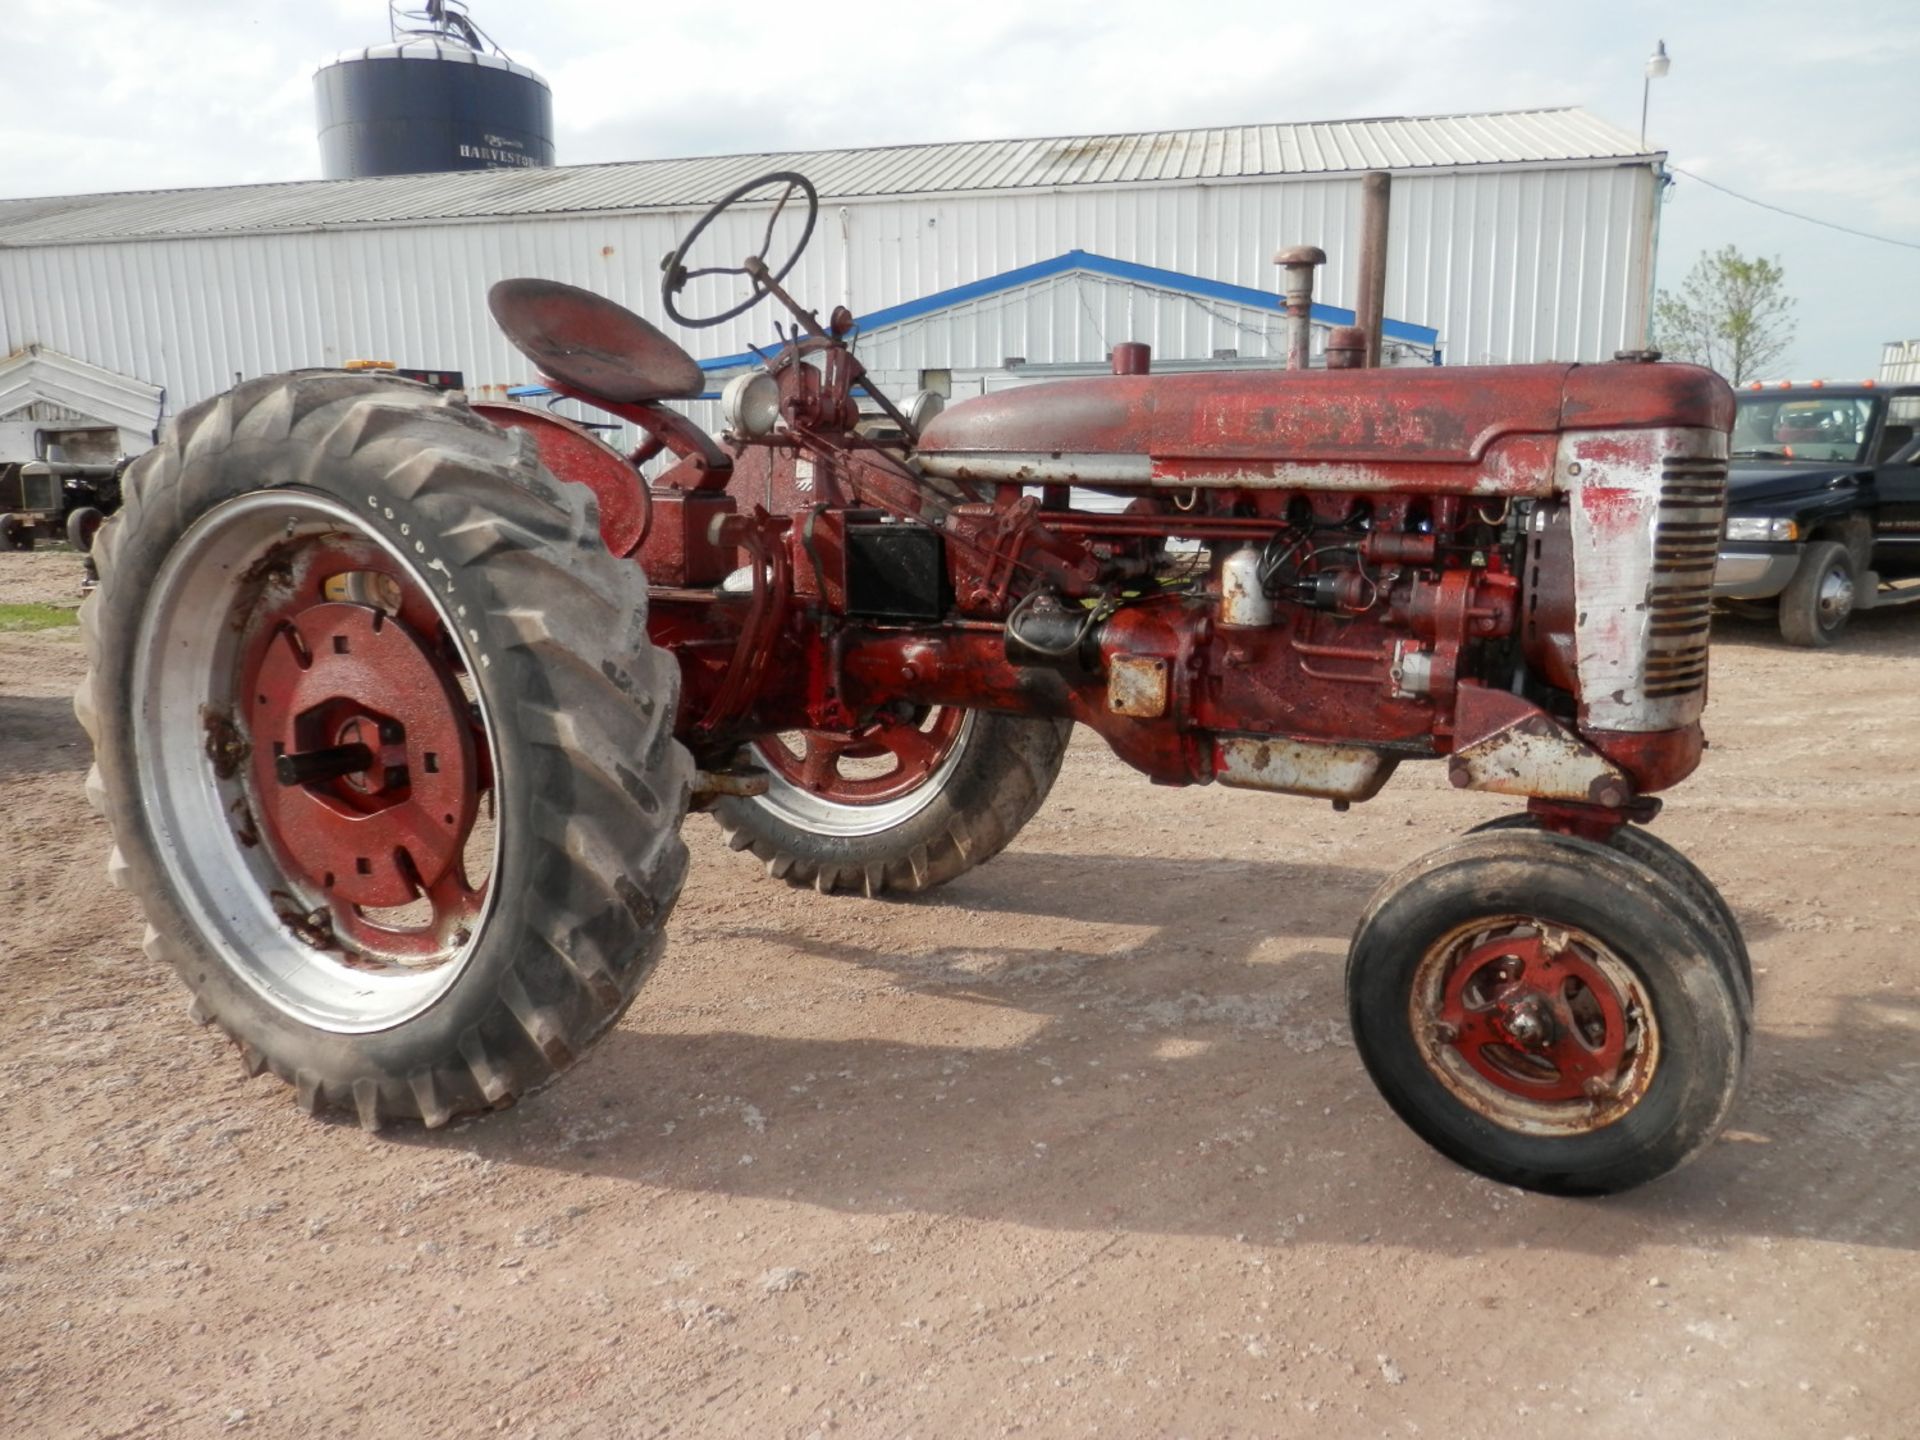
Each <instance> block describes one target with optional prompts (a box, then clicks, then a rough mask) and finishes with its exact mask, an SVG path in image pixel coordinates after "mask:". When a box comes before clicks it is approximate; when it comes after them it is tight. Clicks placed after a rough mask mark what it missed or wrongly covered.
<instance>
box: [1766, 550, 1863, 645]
mask: <svg viewBox="0 0 1920 1440" xmlns="http://www.w3.org/2000/svg"><path fill="white" fill-rule="evenodd" d="M1854 574H1855V571H1854V564H1853V554H1852V552H1851V551H1849V550H1848V549H1847V547H1846V546H1844V545H1842V544H1839V543H1838V542H1837V541H1833V540H1816V541H1814V542H1813V543H1812V544H1811V545H1809V546H1807V549H1806V553H1805V554H1803V555H1802V556H1801V557H1800V568H1799V569H1797V570H1795V571H1794V572H1793V579H1791V580H1789V581H1788V582H1787V588H1786V589H1785V590H1783V591H1781V592H1780V634H1781V635H1782V636H1783V637H1785V639H1786V642H1787V643H1788V644H1789V645H1806V646H1811V647H1814V648H1819V647H1821V646H1825V645H1831V644H1832V643H1833V642H1834V639H1835V637H1836V636H1838V635H1839V633H1840V632H1841V630H1842V629H1844V628H1845V626H1846V623H1847V618H1848V617H1849V616H1851V615H1852V614H1853V601H1854Z"/></svg>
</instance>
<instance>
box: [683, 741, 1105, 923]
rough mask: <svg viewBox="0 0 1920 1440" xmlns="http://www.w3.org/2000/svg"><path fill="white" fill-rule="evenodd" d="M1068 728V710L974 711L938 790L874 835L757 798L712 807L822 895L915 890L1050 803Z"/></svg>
mask: <svg viewBox="0 0 1920 1440" xmlns="http://www.w3.org/2000/svg"><path fill="white" fill-rule="evenodd" d="M1072 735H1073V722H1072V721H1071V720H1052V719H1035V718H1031V717H1028V716H1019V715H1000V714H995V713H993V712H990V711H977V712H975V714H974V716H973V724H972V727H971V729H970V730H969V731H968V733H967V735H966V736H965V737H964V738H963V740H962V741H961V742H960V743H961V744H962V745H964V747H965V751H964V753H963V754H962V755H961V756H960V757H959V760H958V762H957V763H956V764H955V765H954V766H953V768H952V770H951V771H949V772H948V773H947V775H946V777H945V779H944V780H942V781H940V782H939V783H940V784H941V787H942V788H941V792H940V794H939V795H938V796H936V797H935V798H934V800H933V802H932V803H931V804H929V805H928V806H927V807H926V808H925V809H923V810H921V811H919V812H918V813H916V814H914V815H912V816H910V817H909V818H907V819H906V820H904V821H902V822H900V823H899V824H897V825H894V826H892V827H891V828H889V829H886V830H882V831H879V832H877V833H875V834H871V835H859V836H845V835H826V834H821V833H817V832H814V831H809V830H805V829H802V828H801V827H799V826H798V825H795V824H793V823H791V822H789V821H788V820H786V819H785V818H783V817H781V816H779V815H776V814H774V813H772V812H771V811H769V810H768V809H767V807H766V806H764V805H761V804H759V803H757V802H756V801H755V800H751V799H737V798H730V799H726V800H722V801H720V802H719V803H717V804H716V805H715V806H714V807H713V816H714V819H716V820H717V821H719V823H720V831H721V833H722V834H723V835H725V836H726V840H727V844H728V845H729V846H731V847H732V848H733V849H735V850H748V851H751V852H752V853H753V855H754V856H755V857H756V858H757V859H759V860H760V861H761V862H763V863H764V864H765V866H766V870H767V874H768V875H769V876H771V877H773V878H774V879H776V880H784V881H786V882H787V884H789V885H794V886H804V887H809V888H811V889H814V890H818V891H819V892H820V893H821V894H822V895H826V894H830V893H832V892H833V891H834V890H836V889H839V888H842V887H845V888H848V889H854V890H858V891H860V892H861V893H862V894H864V895H865V896H866V897H867V898H868V899H877V898H879V897H880V896H882V895H887V894H894V895H910V894H915V893H918V892H920V891H923V890H931V889H933V888H934V887H935V886H937V885H944V884H946V883H947V882H948V881H949V880H954V879H957V878H958V877H959V876H961V875H964V874H965V873H966V872H967V871H969V870H971V869H973V868H974V867H975V866H978V865H984V864H985V863H986V862H987V861H989V860H991V859H992V858H993V857H994V856H996V855H998V854H999V853H1000V852H1001V851H1002V850H1004V849H1006V848H1007V846H1008V845H1010V844H1011V843H1012V842H1013V838H1014V836H1016V835H1018V834H1019V833H1020V831H1021V829H1022V828H1023V827H1024V826H1025V825H1026V823H1027V822H1028V821H1029V820H1031V819H1032V818H1033V817H1034V815H1035V814H1037V813H1038V812H1039V809H1040V807H1041V806H1042V805H1044V804H1045V803H1046V799H1047V795H1048V793H1049V792H1050V791H1051V790H1052V789H1053V782H1054V781H1055V780H1057V779H1058V778H1059V776H1060V766H1061V764H1062V763H1063V762H1064V761H1065V759H1066V754H1067V742H1068V740H1069V739H1071V738H1072ZM929 783H933V782H929Z"/></svg>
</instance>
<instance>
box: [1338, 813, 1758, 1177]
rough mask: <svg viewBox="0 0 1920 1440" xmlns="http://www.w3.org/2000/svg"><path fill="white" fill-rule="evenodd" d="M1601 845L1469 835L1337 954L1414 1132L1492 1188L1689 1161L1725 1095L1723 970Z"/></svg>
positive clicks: (1698, 925)
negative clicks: (1493, 1183) (1343, 956)
mask: <svg viewBox="0 0 1920 1440" xmlns="http://www.w3.org/2000/svg"><path fill="white" fill-rule="evenodd" d="M1722 950H1723V942H1722V941H1721V939H1720V938H1719V936H1718V935H1717V934H1716V933H1715V932H1714V928H1713V927H1712V926H1710V925H1708V924H1706V923H1705V922H1704V921H1703V920H1702V919H1701V916H1700V912H1699V910H1698V907H1696V906H1694V905H1693V904H1691V903H1688V902H1684V901H1682V902H1679V903H1676V898H1675V891H1674V888H1673V887H1672V886H1671V885H1670V884H1669V883H1668V882H1667V881H1665V880H1664V879H1663V878H1662V876H1661V875H1660V874H1659V872H1657V871H1654V870H1651V869H1649V868H1648V867H1647V866H1646V865H1645V864H1643V863H1642V862H1641V861H1639V860H1637V859H1635V858H1632V857H1630V856H1627V855H1624V854H1622V853H1620V852H1619V851H1617V850H1613V849H1609V848H1608V847H1606V846H1602V845H1596V844H1593V843H1592V842H1590V841H1586V840H1579V839H1574V838H1572V837H1568V836H1549V835H1544V834H1538V833H1526V832H1501V831H1494V832H1490V833H1485V834H1480V835H1471V836H1468V837H1466V838H1464V839H1462V840H1459V841H1456V842H1455V843H1454V844H1452V845H1450V846H1448V847H1447V848H1445V849H1443V850H1441V851H1438V852H1437V853H1435V854H1433V855H1430V856H1428V857H1426V858H1425V859H1422V860H1420V861H1417V862H1415V863H1414V864H1413V865H1411V866H1408V867H1407V868H1406V869H1404V870H1402V871H1401V872H1400V873H1399V874H1398V875H1396V876H1394V877H1393V878H1392V879H1391V880H1389V881H1388V882H1387V883H1386V884H1385V885H1383V886H1382V887H1381V888H1380V890H1379V891H1378V892H1377V893H1376V894H1375V896H1374V898H1373V900H1372V902H1371V903H1370V904H1369V905H1368V907H1367V911H1366V914H1365V916H1364V917H1363V918H1362V920H1361V922H1360V927H1359V930H1358V931H1357V933H1356V934H1355V936H1354V941H1353V948H1352V950H1351V952H1350V954H1349V957H1348V961H1347V1004H1348V1012H1349V1015H1350V1018H1351V1020H1352V1025H1353V1035H1354V1042H1355V1045H1356V1046H1357V1047H1358V1049H1359V1051H1360V1057H1361V1060H1362V1061H1363V1062H1364V1063H1365V1065H1366V1067H1367V1071H1368V1073H1369V1074H1370V1075H1371V1076H1372V1077H1373V1080H1374V1083H1375V1084H1376V1085H1378V1086H1379V1088H1380V1092H1381V1094H1382V1095H1383V1096H1384V1097H1385V1098H1386V1100H1387V1103H1388V1104H1390V1105H1391V1106H1392V1107H1393V1108H1394V1110H1395V1111H1396V1112H1397V1113H1398V1114H1399V1115H1400V1118H1401V1119H1403V1120H1405V1121H1406V1122H1407V1124H1408V1125H1409V1126H1411V1127H1412V1128H1413V1130H1414V1131H1415V1133H1416V1134H1418V1135H1419V1136H1420V1137H1421V1138H1422V1139H1424V1140H1425V1141H1427V1143H1428V1144H1430V1145H1432V1146H1433V1147H1434V1148H1435V1149H1437V1150H1439V1151H1440V1152H1441V1153H1442V1154H1444V1155H1446V1156H1448V1157H1449V1158H1451V1159H1453V1160H1455V1161H1457V1162H1459V1163H1460V1164H1462V1165H1465V1166H1467V1167H1468V1168H1469V1169H1472V1170H1477V1171H1479V1172H1480V1173H1481V1174H1483V1175H1486V1176H1489V1177H1490V1178H1492V1179H1495V1180H1499V1181H1502V1182H1505V1183H1507V1184H1511V1185H1519V1186H1523V1187H1525V1188H1526V1189H1529V1190H1539V1191H1544V1192H1546V1193H1549V1194H1557V1195H1598V1194H1608V1193H1611V1192H1614V1191H1618V1190H1625V1189H1628V1188H1630V1187H1632V1186H1634V1185H1639V1184H1643V1183H1644V1182H1646V1181H1648V1180H1652V1179H1654V1178H1655V1177H1657V1176H1660V1175H1664V1174H1666V1173H1667V1172H1668V1171H1670V1170H1673V1169H1675V1168H1677V1167H1678V1166H1680V1165H1682V1164H1684V1163H1685V1162H1686V1161H1687V1160H1689V1159H1690V1158H1692V1157H1693V1156H1694V1155H1695V1154H1697V1153H1698V1152H1699V1151H1700V1149H1701V1148H1702V1147H1704V1146H1705V1145H1706V1144H1707V1143H1708V1142H1709V1141H1711V1140H1712V1139H1713V1137H1714V1135H1715V1134H1716V1133H1718V1131H1719V1129H1720V1126H1721V1124H1722V1123H1723V1122H1724V1120H1725V1118H1726V1114H1727V1111H1728V1109H1729V1107H1730V1106H1731V1105H1732V1103H1733V1097H1734V1095H1735V1093H1736V1092H1737V1090H1738V1089H1739V1084H1740V1077H1741V1072H1742V1070H1743V1068H1744V1064H1745V1044H1744V1042H1743V1035H1744V1032H1745V1030H1746V1029H1747V1027H1748V1025H1749V1024H1750V1014H1749V1006H1748V1002H1747V1001H1746V999H1745V997H1744V996H1743V995H1742V993H1741V991H1740V988H1739V986H1738V984H1737V983H1736V982H1735V981H1734V980H1733V979H1732V974H1733V971H1734V968H1735V963H1736V962H1735V961H1734V959H1733V957H1732V956H1731V955H1727V954H1725V953H1718V952H1721V951H1722Z"/></svg>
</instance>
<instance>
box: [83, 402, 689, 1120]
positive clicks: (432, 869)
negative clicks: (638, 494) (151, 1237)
mask: <svg viewBox="0 0 1920 1440" xmlns="http://www.w3.org/2000/svg"><path fill="white" fill-rule="evenodd" d="M126 492H127V494H126V506H125V508H124V509H123V510H122V511H121V512H120V513H119V514H118V515H116V516H114V517H113V518H111V519H109V520H108V521H107V522H106V524H105V525H104V526H103V527H102V528H101V530H100V532H99V535H98V536H97V538H96V543H95V546H94V550H93V553H94V556H95V558H96V559H97V560H98V562H99V569H100V585H99V588H98V589H97V590H96V591H95V593H94V594H93V596H92V597H91V598H90V599H89V600H88V601H87V602H86V604H85V605H84V606H83V607H82V611H81V621H82V626H83V630H84V635H85V640H86V646H87V657H88V665H89V670H88V674H87V678H86V680H85V681H84V682H83V683H82V685H81V687H80V691H79V693H78V695H77V696H76V697H75V708H76V710H77V712H78V713H79V716H80V719H81V721H82V723H83V724H84V725H85V726H86V728H87V730H88V733H89V734H90V735H92V737H93V740H94V745H95V751H96V756H97V761H98V763H97V765H96V766H95V769H94V771H93V773H92V774H91V775H90V776H89V777H88V794H89V797H90V798H91V799H92V800H93V801H94V803H95V804H96V807H97V808H99V809H100V810H101V811H102V813H104V814H105V816H106V817H107V819H108V821H109V823H110V824H111V826H112V829H113V838H114V851H113V856H112V858H111V860H110V861H109V864H108V873H109V875H110V876H111V877H112V879H113V881H114V883H115V884H117V885H120V886H123V887H125V888H127V889H129V890H131V891H132V893H133V894H134V896H135V898H136V899H137V900H138V901H139V902H140V905H141V908H142V909H143V910H144V911H145V914H146V918H147V921H148V926H147V931H146V950H147V953H148V954H149V955H151V956H152V957H153V958H155V959H156V960H163V961H165V962H167V963H168V964H171V965H172V966H173V967H174V968H175V970H177V971H178V972H179V974H180V976H181V978H182V980H184V981H185V982H186V985H187V987H188V989H189V990H191V991H192V993H193V1002H192V1005H191V1007H190V1010H191V1013H192V1014H193V1015H194V1016H195V1018H197V1019H199V1020H201V1021H202V1022H203V1023H205V1022H212V1023H214V1024H217V1025H219V1026H220V1027H221V1028H222V1029H223V1030H224V1031H226V1033H227V1034H228V1035H229V1036H231V1037H232V1039H233V1040H234V1042H235V1043H236V1044H237V1045H238V1047H239V1049H240V1054H241V1058H242V1064H243V1066H244V1068H245V1070H246V1072H247V1073H248V1074H249V1075H253V1074H258V1073H259V1072H260V1071H261V1070H263V1069H270V1070H272V1071H273V1072H274V1073H275V1074H276V1075H278V1076H280V1077H281V1078H282V1079H284V1080H286V1081H287V1082H289V1083H290V1084H292V1085H293V1086H294V1087H295V1092H296V1094H297V1096H298V1099H299V1101H300V1103H301V1104H302V1105H303V1106H304V1107H305V1108H307V1109H309V1110H314V1111H318V1110H320V1109H322V1108H325V1107H336V1106H337V1107H350V1108H351V1109H353V1110H354V1111H355V1112H357V1114H358V1116H359V1118H360V1121H361V1123H362V1124H363V1125H366V1126H367V1127H369V1128H373V1127H377V1126H379V1125H380V1124H381V1123H382V1122H383V1121H386V1120H390V1119H395V1118H418V1119H420V1120H422V1121H424V1122H425V1123H426V1124H427V1125H429V1126H436V1125H443V1124H445V1123H446V1122H447V1121H448V1120H449V1119H451V1118H453V1117H455V1116H458V1115H461V1114H464V1113H468V1112H472V1111H479V1110H485V1109H491V1108H497V1107H500V1106H503V1105H506V1104H509V1103H511V1102H512V1101H513V1100H515V1099H517V1098H519V1097H521V1096H524V1095H527V1094H529V1093H531V1092H532V1091H534V1090H537V1089H538V1088H540V1087H541V1086H542V1085H544V1084H545V1083H547V1082H548V1081H549V1080H551V1079H552V1078H553V1077H554V1076H556V1075H558V1074H559V1073H560V1072H561V1071H563V1070H565V1069H566V1068H567V1067H568V1066H570V1065H571V1064H573V1062H574V1061H575V1060H577V1059H578V1058H579V1057H580V1056H581V1055H582V1054H584V1053H585V1052H586V1050H587V1049H588V1048H589V1047H590V1046H592V1045H593V1044H594V1042H595V1041H596V1040H598V1039H599V1038H600V1037H601V1036H602V1035H603V1034H605V1033H606V1032H607V1030H608V1029H610V1028H611V1027H612V1025H613V1023H614V1022H615V1021H616V1020H617V1019H618V1018H619V1016H620V1015H621V1013H622V1012H623V1011H624V1010H625V1009H626V1007H627V1005H628V1003H629V1002H630V1001H631V1000H632V998H633V996H634V993H635V991H636V990H637V989H638V988H639V986H640V983H641V981H642V980H643V979H644V978H645V976H646V974H647V973H648V971H649V970H650V969H651V967H652V965H653V963H654V961H655V960H656V958H657V957H658V956H659V954H660V950H661V945H662V940H663V930H664V927H665V924H666V919H667V915H668V913H669V911H670V910H671V909H672V906H673V903H674V901H675V899H676V897H677V895H678V893H679V890H680V885H681V882H682V880H683V878H684V876H685V871H686V850H685V847H684V845H683V843H682V841H681V839H680V836H679V829H680V823H681V818H682V816H683V814H684V812H685V809H686V804H687V795H688V787H689V784H690V781H691V773H692V772H691V764H690V762H689V760H688V757H687V756H686V754H685V752H684V751H682V750H681V748H680V747H679V746H678V745H676V744H675V743H674V741H673V738H672V723H673V712H674V705H675V701H676V698H677V689H678V671H677V667H676V666H675V664H674V662H673V661H672V659H671V657H669V656H667V655H665V654H664V653H663V652H661V651H659V650H656V649H655V648H654V647H653V646H652V645H651V644H650V643H649V641H648V638H647V631H646V589H645V582H644V577H643V576H642V575H641V572H640V570H639V568H638V567H637V566H635V565H633V564H632V563H631V562H629V561H622V560H616V559H614V558H613V557H612V556H610V555H609V554H608V553H607V552H606V550H605V549H604V547H603V546H602V545H601V543H600V540H599V532H598V526H597V523H596V520H595V517H594V514H593V511H592V508H591V503H590V496H589V494H588V492H587V491H586V490H585V489H583V488H581V487H578V486H574V485H566V484H561V483H559V482H557V481H555V480H554V479H553V477H552V476H551V475H549V474H548V473H547V472H546V471H545V470H544V469H543V468H542V467H541V466H540V464H539V461H538V459H537V456H536V454H535V451H534V449H533V447H532V445H531V444H530V443H529V442H528V441H527V440H526V439H525V438H524V437H516V436H514V435H511V434H508V433H507V432H504V431H502V430H498V429H496V428H495V427H493V426H491V425H489V424H487V423H486V422H485V421H483V420H480V419H478V418H477V417H475V416H474V415H472V414H471V412H470V411H468V409H467V408H466V406H465V404H464V402H462V401H459V400H456V399H453V398H450V397H444V396H441V395H439V394H438V393H436V392H434V391H432V390H430V389H428V388H427V387H425V386H419V385H414V384H411V383H409V382H405V381H399V380H395V379H391V378H377V377H364V376H346V375H341V374H338V373H329V372H308V373H301V374H295V375H289V376H276V377H271V378H267V379H262V380H258V381H253V382H250V383H248V384H245V385H242V386H241V387H239V388H238V389H236V390H234V391H232V392H231V393H229V394H226V395H222V396H220V397H218V398H216V399H214V400H211V401H208V402H206V403H205V404H202V405H199V406H196V407H194V408H193V409H192V410H189V411H188V412H187V413H186V414H185V415H183V416H181V417H180V419H179V421H178V422H177V423H176V424H175V426H174V427H173V428H172V430H171V431H170V433H169V435H168V436H167V438H166V439H165V440H164V441H163V442H162V443H161V444H160V445H159V446H158V447H157V448H156V449H154V450H153V451H151V452H149V453H148V454H147V455H146V456H144V457H143V458H142V459H141V460H140V462H139V463H138V464H137V465H135V466H134V467H133V469H132V470H131V471H130V472H129V474H128V476H127V479H126ZM356 767H357V768H356Z"/></svg>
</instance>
